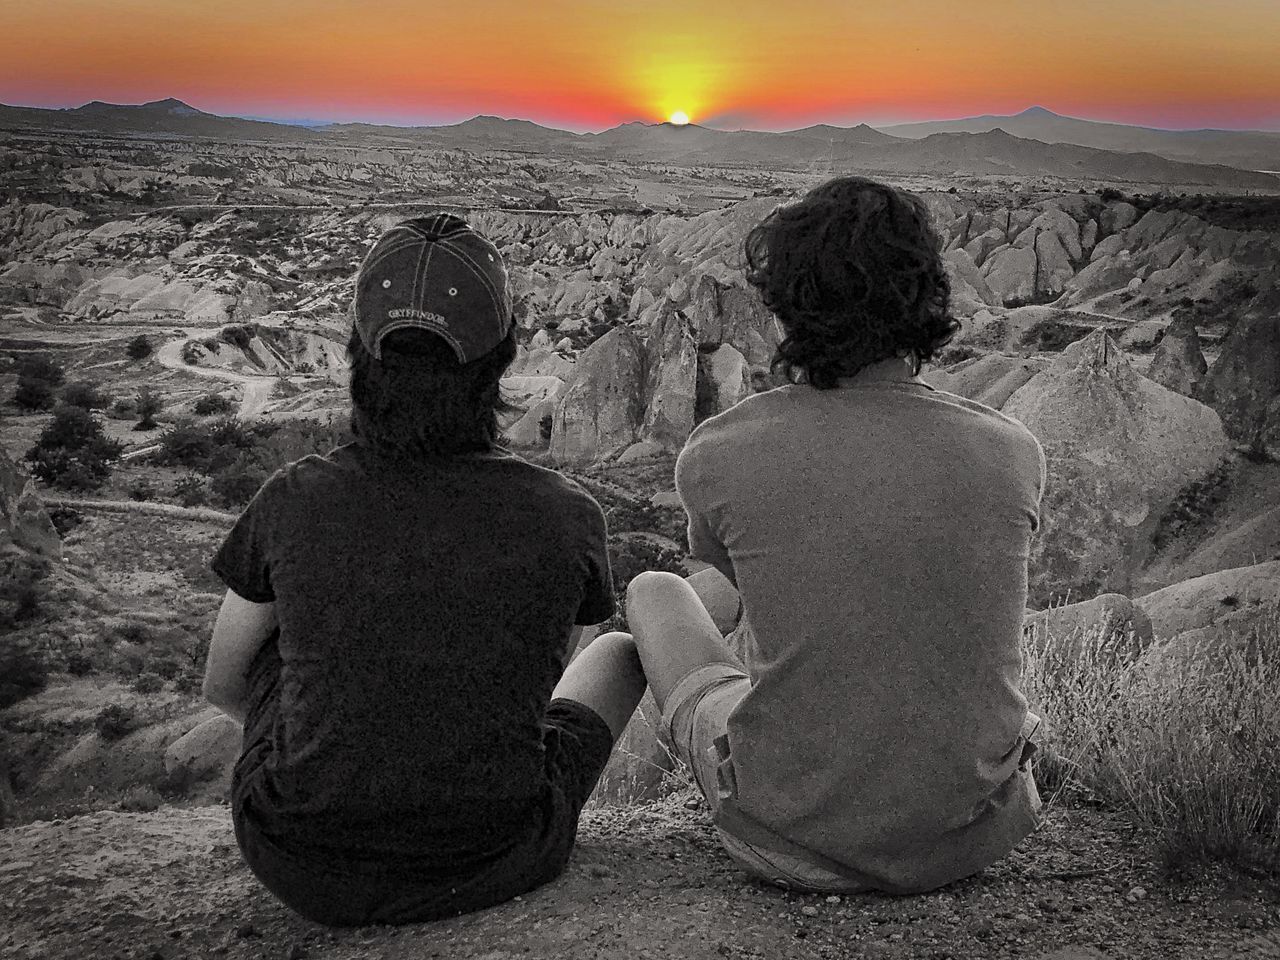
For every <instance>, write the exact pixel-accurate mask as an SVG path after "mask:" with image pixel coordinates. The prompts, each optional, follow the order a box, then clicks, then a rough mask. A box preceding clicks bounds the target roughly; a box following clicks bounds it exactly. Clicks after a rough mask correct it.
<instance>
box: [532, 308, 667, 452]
mask: <svg viewBox="0 0 1280 960" xmlns="http://www.w3.org/2000/svg"><path fill="white" fill-rule="evenodd" d="M643 391H644V348H643V346H642V345H641V343H640V341H639V339H638V338H637V337H636V335H635V334H634V333H633V332H632V331H631V329H630V328H629V327H625V326H622V327H615V328H614V329H613V330H611V331H609V332H608V333H607V334H605V335H604V336H603V337H601V338H600V339H599V340H597V341H596V342H595V343H593V344H592V345H591V346H590V347H588V348H587V349H586V350H584V351H583V352H582V354H581V355H580V356H579V357H578V362H577V365H576V367H575V369H574V373H573V377H572V379H571V380H570V381H569V383H568V384H566V386H565V392H564V396H563V397H562V398H561V399H560V402H559V404H558V405H557V406H556V411H555V415H554V418H553V422H552V427H551V456H552V457H553V458H554V460H555V461H556V462H557V463H562V464H589V463H593V462H595V461H597V460H603V459H605V458H607V457H609V456H612V455H614V454H617V453H621V452H622V451H623V450H625V449H626V448H627V447H628V446H630V445H631V443H632V442H633V441H634V440H635V438H636V429H637V428H638V427H639V425H640V420H641V418H642V416H643V414H644V407H643V401H642V397H643Z"/></svg>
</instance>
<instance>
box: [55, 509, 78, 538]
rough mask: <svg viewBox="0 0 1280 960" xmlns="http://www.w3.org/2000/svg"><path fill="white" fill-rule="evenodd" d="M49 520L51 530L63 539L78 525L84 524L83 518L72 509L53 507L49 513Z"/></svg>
mask: <svg viewBox="0 0 1280 960" xmlns="http://www.w3.org/2000/svg"><path fill="white" fill-rule="evenodd" d="M49 519H50V520H51V521H52V522H53V528H54V529H55V530H57V531H58V536H60V537H65V536H66V535H67V534H68V533H70V532H71V531H72V530H74V529H75V528H76V527H78V526H80V524H82V523H84V516H83V515H82V514H81V513H80V511H79V510H77V509H75V508H74V507H54V508H53V509H51V510H50V511H49Z"/></svg>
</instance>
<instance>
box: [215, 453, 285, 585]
mask: <svg viewBox="0 0 1280 960" xmlns="http://www.w3.org/2000/svg"><path fill="white" fill-rule="evenodd" d="M275 479H276V477H275V476H273V477H271V478H269V479H268V480H267V481H266V483H264V484H263V485H262V487H261V488H259V490H258V492H257V493H256V494H254V496H253V499H252V500H250V501H249V504H248V506H246V507H245V508H244V512H243V513H241V514H240V518H239V519H238V520H237V521H236V523H235V526H233V527H232V528H231V532H230V533H228V534H227V537H226V539H225V540H223V541H222V546H221V547H219V548H218V552H217V553H216V554H214V557H213V561H212V562H211V563H210V567H211V568H212V569H213V572H214V573H216V574H217V575H218V578H219V579H220V580H221V581H222V582H223V583H224V584H226V585H227V588H228V589H230V590H231V591H233V592H234V593H236V594H237V595H239V596H241V597H243V598H244V599H246V600H248V601H250V602H252V603H271V602H273V601H274V600H275V598H276V595H275V591H274V590H273V589H272V587H271V558H272V529H273V527H274V525H275V523H276V522H277V518H276V517H275V516H274V511H273V510H272V508H271V502H272V499H273V498H272V495H271V494H272V489H273V487H274V485H275V484H274V481H275Z"/></svg>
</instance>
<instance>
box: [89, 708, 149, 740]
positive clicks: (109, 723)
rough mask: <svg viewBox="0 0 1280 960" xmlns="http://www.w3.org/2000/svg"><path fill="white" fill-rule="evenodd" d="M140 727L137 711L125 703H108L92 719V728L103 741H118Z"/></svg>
mask: <svg viewBox="0 0 1280 960" xmlns="http://www.w3.org/2000/svg"><path fill="white" fill-rule="evenodd" d="M140 726H142V720H141V718H140V717H139V716H138V711H137V710H136V709H135V708H134V707H131V706H130V705H129V704H127V703H109V704H107V705H106V706H105V707H103V708H102V709H101V710H99V711H98V715H97V716H96V717H94V719H93V728H94V729H95V730H97V731H98V736H100V737H101V738H102V739H103V740H119V739H121V738H122V737H127V736H128V735H129V734H131V733H133V731H135V730H137V729H138V728H139V727H140Z"/></svg>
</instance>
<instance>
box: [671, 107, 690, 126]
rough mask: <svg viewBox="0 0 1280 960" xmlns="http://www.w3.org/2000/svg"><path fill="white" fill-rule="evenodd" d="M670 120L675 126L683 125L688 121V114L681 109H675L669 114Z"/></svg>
mask: <svg viewBox="0 0 1280 960" xmlns="http://www.w3.org/2000/svg"><path fill="white" fill-rule="evenodd" d="M671 122H672V123H674V124H675V125H676V126H677V127H683V126H684V125H685V124H686V123H688V122H689V115H688V114H687V113H685V112H684V111H683V110H676V111H675V112H674V113H672V114H671Z"/></svg>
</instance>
